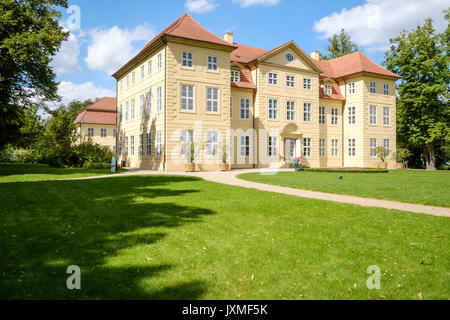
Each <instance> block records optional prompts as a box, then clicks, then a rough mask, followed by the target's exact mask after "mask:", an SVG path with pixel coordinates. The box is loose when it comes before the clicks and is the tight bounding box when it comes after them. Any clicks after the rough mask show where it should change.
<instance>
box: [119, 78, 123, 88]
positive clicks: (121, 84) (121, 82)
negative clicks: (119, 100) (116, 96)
mask: <svg viewBox="0 0 450 320" xmlns="http://www.w3.org/2000/svg"><path fill="white" fill-rule="evenodd" d="M120 91H123V79H122V80H120Z"/></svg>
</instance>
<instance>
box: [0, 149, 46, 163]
mask: <svg viewBox="0 0 450 320" xmlns="http://www.w3.org/2000/svg"><path fill="white" fill-rule="evenodd" d="M0 162H4V163H40V162H41V154H40V153H39V152H38V151H36V150H33V149H21V148H14V147H12V146H7V147H6V148H5V149H3V150H2V151H1V152H0Z"/></svg>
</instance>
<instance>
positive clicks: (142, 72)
mask: <svg viewBox="0 0 450 320" xmlns="http://www.w3.org/2000/svg"><path fill="white" fill-rule="evenodd" d="M144 79H145V65H142V66H141V80H144Z"/></svg>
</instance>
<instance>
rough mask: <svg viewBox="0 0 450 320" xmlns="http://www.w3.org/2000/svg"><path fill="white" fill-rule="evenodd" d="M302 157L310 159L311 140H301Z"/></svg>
mask: <svg viewBox="0 0 450 320" xmlns="http://www.w3.org/2000/svg"><path fill="white" fill-rule="evenodd" d="M303 156H305V157H311V138H303Z"/></svg>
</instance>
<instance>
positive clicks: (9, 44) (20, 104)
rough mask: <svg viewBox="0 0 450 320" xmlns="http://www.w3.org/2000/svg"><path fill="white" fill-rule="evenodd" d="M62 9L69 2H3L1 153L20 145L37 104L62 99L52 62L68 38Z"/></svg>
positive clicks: (0, 37)
mask: <svg viewBox="0 0 450 320" xmlns="http://www.w3.org/2000/svg"><path fill="white" fill-rule="evenodd" d="M58 7H65V8H67V0H1V1H0V149H2V148H3V147H4V146H5V145H6V144H7V143H11V142H14V141H17V139H18V138H19V136H20V126H21V125H22V120H23V118H22V115H23V113H24V110H25V109H26V108H27V107H28V106H29V105H31V103H32V102H33V101H36V100H38V99H39V100H41V101H53V100H56V99H57V98H58V96H57V83H56V82H55V81H54V79H55V74H54V72H53V70H52V69H51V67H50V62H51V59H52V57H53V56H54V55H55V54H56V53H57V52H58V50H59V48H60V45H61V43H62V42H63V41H64V40H66V39H67V36H68V33H67V32H64V31H63V29H62V27H60V26H59V24H58V19H59V18H60V17H61V13H60V12H59V11H57V8H58Z"/></svg>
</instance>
